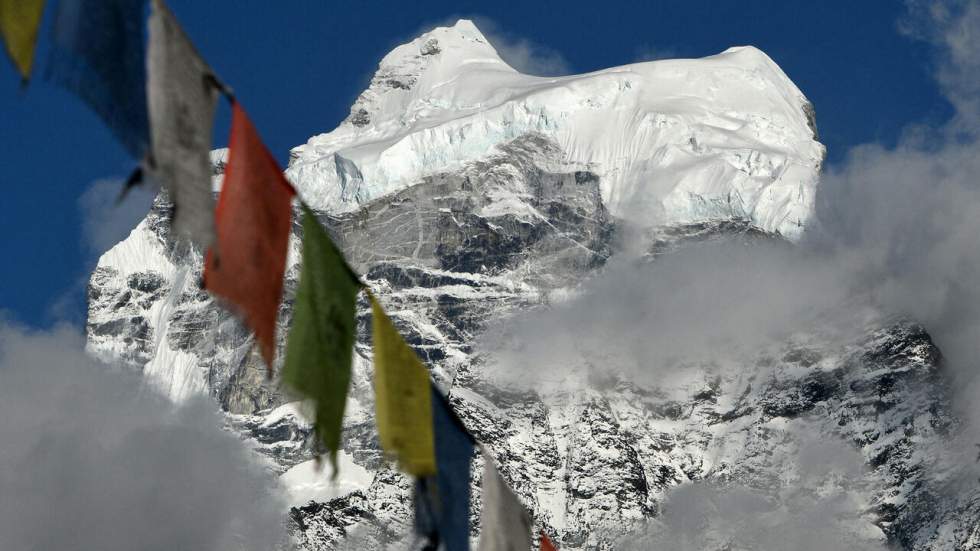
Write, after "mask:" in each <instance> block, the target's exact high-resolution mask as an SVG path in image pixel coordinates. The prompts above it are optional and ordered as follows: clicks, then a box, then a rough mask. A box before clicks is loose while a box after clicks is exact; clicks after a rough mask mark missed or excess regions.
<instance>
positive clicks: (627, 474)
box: [87, 21, 980, 551]
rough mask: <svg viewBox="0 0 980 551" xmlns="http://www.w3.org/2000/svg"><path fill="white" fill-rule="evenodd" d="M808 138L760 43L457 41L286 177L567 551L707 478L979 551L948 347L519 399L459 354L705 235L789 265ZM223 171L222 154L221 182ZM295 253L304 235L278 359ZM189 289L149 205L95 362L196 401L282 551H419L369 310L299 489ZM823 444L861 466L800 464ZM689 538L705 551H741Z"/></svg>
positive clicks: (805, 360) (358, 112)
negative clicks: (647, 46) (608, 61)
mask: <svg viewBox="0 0 980 551" xmlns="http://www.w3.org/2000/svg"><path fill="white" fill-rule="evenodd" d="M815 128H816V127H815V123H814V113H813V109H812V107H811V106H810V104H809V103H808V102H807V100H806V99H805V98H804V96H803V95H802V93H801V92H800V91H799V90H798V89H797V88H796V87H795V86H794V85H793V84H792V82H791V81H790V80H789V79H788V78H787V77H786V76H785V75H784V74H783V73H782V71H781V70H780V69H779V68H778V67H777V66H776V65H775V63H773V62H772V60H770V59H769V58H768V57H767V56H766V55H765V54H763V53H762V52H760V51H758V50H756V49H754V48H751V47H745V48H732V49H729V50H727V51H725V52H723V53H721V54H719V55H716V56H712V57H709V58H705V59H698V60H664V61H656V62H649V63H640V64H634V65H627V66H623V67H616V68H612V69H607V70H603V71H597V72H595V73H589V74H585V75H575V76H567V77H557V78H542V77H533V76H528V75H523V74H520V73H518V72H517V71H515V70H513V69H512V68H510V67H509V66H507V65H506V64H505V63H504V62H503V61H502V60H501V59H500V58H499V56H498V55H497V53H496V51H495V50H494V49H493V47H492V46H491V45H490V44H489V42H488V41H487V40H486V39H485V38H484V37H483V36H482V35H481V34H480V32H479V31H478V30H477V29H476V27H475V26H473V24H472V23H470V22H468V21H460V22H458V23H457V24H456V25H455V26H453V27H448V28H438V29H435V30H433V31H432V32H429V33H426V34H424V35H422V36H421V37H419V38H417V39H416V40H414V41H412V42H410V43H407V44H404V45H402V46H399V47H398V48H396V49H395V50H393V51H392V52H391V53H390V54H389V55H387V56H386V57H385V58H384V59H383V60H382V61H381V64H380V67H379V69H378V72H377V73H376V74H375V76H374V78H373V79H372V81H371V84H370V86H369V87H368V89H367V90H365V91H364V92H363V93H362V94H361V95H360V97H359V98H358V99H357V101H356V102H355V104H354V105H353V106H352V108H351V114H350V116H349V117H348V118H347V119H346V120H345V121H344V122H343V123H341V125H340V126H339V127H338V128H337V129H335V130H334V131H332V132H330V133H328V134H323V135H319V136H315V137H313V138H311V139H310V140H309V141H308V142H307V143H306V144H304V145H301V146H298V147H296V148H295V149H294V150H293V151H292V155H291V160H290V164H289V167H288V168H287V170H286V173H287V176H288V177H289V178H290V180H291V181H292V182H293V183H294V184H295V185H296V187H297V188H298V190H299V192H300V194H301V196H302V197H303V199H304V200H305V201H307V202H308V204H310V205H311V206H312V207H313V208H314V209H315V210H316V211H317V213H318V215H319V217H320V221H321V223H323V224H324V226H325V227H327V228H328V229H329V231H330V233H331V235H332V236H333V237H334V239H335V240H336V242H337V243H338V245H339V246H340V247H341V248H342V249H343V250H344V252H345V254H346V256H347V258H348V259H349V261H350V263H351V265H352V266H353V267H354V269H355V270H356V271H357V272H358V273H360V274H362V275H363V278H364V280H365V282H366V283H368V284H369V285H370V287H371V288H372V290H373V292H374V293H375V294H376V295H377V296H378V297H379V299H380V300H381V302H382V303H383V304H384V305H385V307H386V309H387V311H388V312H389V314H390V316H391V318H392V320H393V321H394V322H395V324H396V325H397V326H398V328H399V329H400V330H401V332H402V334H403V335H404V336H405V337H406V340H407V341H408V342H409V344H411V345H412V346H413V347H414V348H415V350H416V351H417V352H418V354H419V356H420V357H421V358H422V359H423V360H424V361H425V362H426V364H427V365H428V366H429V367H430V369H431V373H432V377H433V379H434V380H435V382H436V384H437V386H438V387H439V388H440V389H441V390H442V391H443V392H444V393H445V394H446V395H447V396H448V397H449V400H450V403H451V404H452V406H453V407H454V409H455V410H456V412H457V413H458V414H459V416H460V418H461V420H462V421H463V422H464V423H465V424H466V426H467V427H468V428H469V430H470V431H471V432H472V433H473V435H474V436H475V437H476V438H477V440H478V441H480V442H481V443H482V444H484V445H485V446H486V447H487V448H488V450H489V451H490V452H491V454H492V455H493V456H494V457H495V458H496V460H497V461H498V464H499V466H500V470H501V474H502V475H503V476H504V478H505V479H506V480H507V481H508V482H509V483H510V484H511V486H512V488H513V489H514V490H515V491H516V492H517V494H518V495H519V496H520V498H521V499H522V500H523V502H524V503H525V504H526V505H527V507H528V508H529V510H531V512H532V514H533V517H534V519H535V523H536V526H537V527H540V528H542V529H544V530H545V531H546V532H548V533H549V534H550V535H552V536H553V538H552V539H553V540H554V541H555V542H556V543H557V544H558V546H559V548H562V549H580V548H581V549H608V548H618V547H624V546H626V544H625V543H624V541H627V540H623V539H621V538H622V537H623V536H624V534H631V535H630V536H628V537H629V538H633V539H632V540H629V541H645V540H643V538H653V539H650V540H649V541H651V542H658V541H661V540H658V539H657V538H660V537H662V534H658V533H657V532H656V530H657V527H658V526H661V525H664V526H667V527H670V524H669V523H667V524H663V523H661V521H660V520H658V519H668V520H669V516H670V514H669V513H670V501H669V495H672V494H671V490H673V489H675V488H678V487H682V488H684V487H694V486H699V485H700V486H699V487H701V486H707V485H711V486H712V487H729V488H730V487H740V488H746V489H748V491H752V492H756V493H757V494H759V495H763V496H764V497H763V498H762V499H761V501H759V502H758V503H762V505H758V503H757V506H758V507H761V509H758V511H757V512H758V513H759V515H763V516H764V515H773V514H775V513H776V512H778V511H790V512H791V513H793V514H797V515H798V516H800V517H805V516H807V515H808V514H809V513H808V511H809V509H807V507H806V506H800V503H804V504H806V503H811V502H814V501H819V500H818V497H820V496H823V497H827V496H830V498H832V499H833V500H835V501H834V503H837V504H840V503H845V504H847V507H846V508H844V509H835V510H834V511H833V512H834V515H833V516H834V517H835V518H837V519H838V520H840V522H841V524H840V526H841V527H842V528H841V529H840V530H838V531H836V532H835V534H837V537H838V538H839V541H837V542H833V541H831V542H827V543H825V545H827V547H826V548H828V549H845V548H863V547H861V546H865V547H867V548H876V547H875V546H878V547H877V548H883V547H881V546H882V545H883V544H885V543H887V544H889V545H893V546H897V547H899V548H903V549H916V550H920V549H921V550H924V549H936V550H954V549H980V528H978V524H977V522H976V519H980V496H978V494H977V493H976V492H975V491H972V490H971V491H966V490H963V491H959V490H958V491H955V492H951V491H950V487H951V478H950V477H951V475H950V472H951V471H950V469H949V468H948V466H944V464H943V462H942V461H941V460H940V458H937V456H936V451H935V450H939V449H942V448H943V446H944V443H946V442H948V441H949V440H950V439H952V438H955V434H956V429H957V426H958V424H959V422H958V421H957V419H956V417H955V416H954V415H953V414H952V413H951V412H950V411H949V409H950V408H949V405H948V396H947V390H946V388H945V386H944V385H945V383H944V378H943V372H942V362H941V354H940V352H939V350H938V348H937V347H936V346H935V345H934V344H933V342H932V340H931V338H930V336H929V335H928V333H927V332H926V331H925V330H924V329H923V328H922V327H920V326H918V325H916V324H915V323H914V322H912V321H909V320H906V319H900V318H893V317H889V316H886V315H879V314H874V315H867V316H863V317H862V318H861V323H860V324H856V326H855V328H854V329H853V330H852V331H851V332H850V334H849V335H848V336H847V338H844V339H841V338H839V337H838V336H835V337H834V338H830V337H828V336H827V335H825V334H824V332H823V331H822V330H821V328H820V327H819V325H818V326H815V327H814V329H813V331H811V332H809V333H807V334H800V335H794V336H793V337H792V338H788V339H786V340H785V342H778V343H773V344H771V345H767V346H766V347H763V348H761V349H759V350H757V351H755V353H754V354H752V355H751V356H750V357H745V358H742V357H739V358H733V359H732V361H731V362H727V363H726V364H723V365H719V364H710V363H709V364H697V363H695V364H692V365H689V366H687V367H685V369H683V370H680V371H679V372H678V373H677V375H676V376H674V377H671V378H670V379H669V380H660V381H644V380H633V379H631V378H630V377H627V376H622V375H617V374H616V373H615V371H612V372H606V373H600V374H596V373H595V372H591V371H589V369H587V368H583V369H571V370H570V371H569V372H568V373H566V374H563V376H562V377H561V380H557V381H551V383H550V384H547V385H542V386H531V385H521V384H514V382H513V381H510V382H507V381H502V380H501V378H500V377H499V375H500V373H499V369H498V367H499V364H500V361H501V360H500V358H499V357H498V356H497V355H496V354H495V351H494V350H492V349H486V348H485V347H482V348H481V347H479V346H477V343H478V342H479V341H480V339H481V338H483V336H485V335H486V333H487V331H489V330H490V329H491V328H497V329H499V327H500V326H501V325H503V326H504V327H506V325H507V320H509V319H512V318H513V317H514V316H516V315H518V314H521V313H526V312H534V311H539V310H541V311H545V310H548V309H549V308H550V307H551V306H552V305H554V304H560V303H562V302H563V301H567V300H571V299H570V298H569V297H573V296H574V295H575V293H577V292H578V290H579V289H580V288H581V286H582V285H583V284H584V283H585V282H587V281H590V280H594V279H596V278H601V277H603V274H604V272H605V270H607V269H608V265H609V262H610V261H611V259H615V258H616V255H623V254H625V253H623V252H622V251H624V250H630V251H639V253H638V254H635V255H634V257H632V258H631V260H629V262H633V263H635V264H636V266H637V268H636V269H638V270H642V269H643V266H644V265H647V264H656V263H658V262H660V261H661V259H663V258H664V257H666V256H669V255H671V254H674V253H675V252H676V251H678V250H683V249H685V248H689V247H697V246H703V245H704V243H706V242H712V243H715V244H718V243H721V244H722V245H721V246H722V247H746V246H752V244H753V243H756V242H760V241H776V242H782V243H786V246H792V245H791V244H792V243H793V242H795V241H797V240H798V239H799V238H800V237H801V236H802V234H803V232H804V231H805V230H806V228H807V227H808V226H812V225H813V224H815V221H814V219H813V216H812V214H813V198H814V194H815V189H816V185H817V182H818V173H819V168H820V163H821V161H822V159H823V146H822V145H821V144H820V143H819V142H817V136H816V129H815ZM223 158H224V152H223V151H217V152H215V153H214V154H213V155H212V160H213V164H214V167H215V184H216V186H218V185H220V175H221V172H222V170H223ZM301 238H302V236H301V235H300V228H299V225H298V224H295V225H294V231H293V238H292V239H291V242H290V247H291V250H290V255H289V259H288V269H287V275H286V289H285V295H284V300H283V305H282V308H281V312H280V320H279V337H280V339H279V340H280V347H281V346H282V345H283V343H284V339H285V335H286V332H287V329H288V327H289V323H290V318H291V311H292V299H293V296H294V293H295V288H296V285H297V278H298V275H299V265H298V262H299V243H300V240H301ZM201 269H202V256H201V252H200V251H197V250H195V249H193V248H192V247H190V246H188V245H187V244H185V243H182V242H178V241H176V240H174V239H173V238H172V237H171V235H170V229H169V206H168V203H167V199H166V197H164V196H161V197H160V198H158V200H157V202H156V203H155V205H154V207H153V209H152V211H151V212H150V213H149V214H148V216H147V217H146V218H145V219H144V220H143V221H142V222H141V223H140V224H139V225H138V226H137V227H136V228H135V229H134V230H133V232H132V233H131V234H130V236H129V237H128V238H127V239H125V240H124V241H122V242H121V243H119V244H118V245H116V246H115V247H113V248H112V249H111V250H110V251H108V252H106V253H105V254H104V255H103V256H102V258H101V259H100V261H99V264H98V267H97V268H96V270H95V272H94V273H93V274H92V278H91V282H90V285H89V290H88V293H89V320H88V327H87V329H88V339H89V347H90V349H91V350H92V351H93V352H94V353H96V354H98V355H101V356H103V357H107V358H112V359H115V360H119V361H123V362H126V363H128V364H130V365H132V366H133V367H134V368H136V369H140V370H142V371H143V372H144V373H145V374H146V376H147V377H148V378H149V379H150V380H151V381H152V382H153V384H156V385H158V386H159V387H160V388H161V389H162V390H163V391H164V392H166V393H167V394H168V395H169V396H171V397H172V398H173V399H174V400H178V401H179V400H182V399H185V398H187V397H188V396H192V395H196V394H202V393H203V394H208V395H210V396H212V397H213V398H214V399H215V400H216V401H217V402H218V403H219V404H220V406H221V408H222V409H223V410H224V411H226V412H227V417H228V423H229V427H230V430H235V431H238V432H239V433H240V434H241V435H242V436H243V438H246V439H248V441H249V442H251V443H252V445H253V447H254V448H255V450H256V453H257V454H258V455H259V456H260V457H262V458H264V460H266V461H267V462H268V465H269V468H270V469H272V470H274V471H275V472H276V473H278V474H279V475H280V477H281V480H282V481H283V484H284V485H285V486H286V488H287V489H288V491H289V495H290V496H291V501H292V505H293V507H292V508H291V509H290V510H289V511H288V512H284V517H285V518H287V519H288V522H289V524H290V527H291V531H292V533H293V536H294V538H295V541H296V543H297V545H298V546H299V547H301V548H303V549H308V550H311V551H312V550H326V549H338V548H347V547H349V548H358V547H359V546H361V547H363V546H364V545H368V544H371V545H382V546H383V545H387V544H391V545H400V546H404V545H405V544H407V543H411V536H410V531H411V530H410V528H411V522H412V510H411V502H410V488H411V484H410V481H409V480H408V479H407V478H406V477H404V476H402V475H401V474H399V473H398V472H397V471H396V470H395V469H394V468H393V466H392V465H391V464H390V463H388V462H387V461H386V460H385V458H384V457H383V456H382V454H381V452H380V449H379V446H378V442H377V436H376V433H375V430H374V421H373V395H372V390H371V362H370V358H371V345H370V313H369V308H368V305H367V304H366V303H362V304H360V305H359V314H358V315H359V320H358V342H357V345H356V354H355V358H354V374H353V381H352V388H351V394H350V397H349V402H348V407H347V410H348V413H347V417H346V419H345V427H344V436H343V451H342V453H341V454H340V457H339V460H340V477H339V479H338V481H337V482H335V483H334V482H331V481H330V479H329V473H318V472H317V470H316V468H315V462H314V461H313V435H312V428H311V426H310V424H309V422H308V421H307V420H306V418H305V417H304V411H305V410H304V406H303V404H301V403H299V402H295V401H292V399H291V397H289V396H286V395H284V394H283V392H282V391H281V389H279V388H278V387H277V386H276V384H275V382H269V381H266V379H265V374H264V367H263V366H262V364H261V360H260V358H259V356H258V354H257V351H256V350H254V347H253V339H252V337H251V335H250V334H249V332H248V331H247V330H245V329H244V328H243V326H242V325H241V323H240V322H239V321H238V320H237V319H235V318H234V317H233V316H231V315H230V314H229V313H227V312H226V311H225V310H223V309H221V308H220V307H219V306H218V305H217V304H215V302H214V301H213V300H212V298H211V297H210V296H209V295H208V294H207V293H206V292H205V291H202V290H201V289H200V287H199V281H200V276H201ZM508 338H510V339H511V340H512V341H513V340H515V339H516V340H517V341H520V339H521V338H525V337H522V335H509V337H508ZM526 338H532V337H531V336H526ZM281 351H282V349H281V348H280V352H281ZM280 356H281V354H280ZM521 367H522V368H524V369H526V370H529V371H533V370H534V368H535V366H533V365H527V366H521ZM573 367H574V366H573ZM801 435H811V436H812V437H813V438H810V439H807V438H805V437H801ZM822 442H834V443H836V445H838V446H840V449H841V450H846V451H849V453H853V454H854V457H856V458H857V460H856V461H857V463H859V465H858V468H856V469H837V470H829V471H826V470H825V471H820V469H814V468H813V460H812V458H813V457H816V456H819V453H815V452H814V449H815V448H814V446H816V449H822V448H821V447H820V446H821V443H822ZM834 449H836V448H834ZM841 453H844V452H841ZM830 459H831V461H829V462H830V463H833V460H834V458H833V457H832V458H830ZM479 461H480V459H479V458H475V459H474V470H473V472H474V475H473V480H472V484H473V492H474V509H475V510H474V516H473V519H472V524H471V533H472V536H473V538H474V541H475V540H476V538H477V536H478V527H479V522H478V517H479V503H480V501H479V475H478V474H477V473H479V472H480V465H479ZM665 500H668V501H667V502H666V505H665ZM665 514H666V515H667V516H666V517H664V515H665ZM664 522H667V521H666V520H665V521H664ZM658 523H659V524H658ZM698 533H699V534H700V535H699V537H701V538H703V539H702V540H701V542H700V547H699V548H701V549H717V550H722V549H729V550H731V549H751V548H757V547H754V544H753V541H752V537H751V536H744V534H743V535H739V534H736V536H732V535H731V534H730V533H726V532H724V531H712V530H711V529H705V530H698ZM743 536H744V537H743ZM651 545H653V544H651ZM658 545H659V544H658ZM664 548H669V547H664Z"/></svg>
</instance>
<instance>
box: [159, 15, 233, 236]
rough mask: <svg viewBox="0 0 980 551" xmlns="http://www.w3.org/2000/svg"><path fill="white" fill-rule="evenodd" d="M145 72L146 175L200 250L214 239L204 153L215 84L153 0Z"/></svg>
mask: <svg viewBox="0 0 980 551" xmlns="http://www.w3.org/2000/svg"><path fill="white" fill-rule="evenodd" d="M147 72H148V81H149V85H148V86H147V100H148V104H149V111H150V137H151V146H152V149H151V151H152V156H151V161H150V166H149V169H150V173H151V174H152V175H153V176H155V177H156V178H157V180H158V181H159V182H160V183H161V184H162V185H163V186H164V187H165V188H166V189H167V192H168V193H169V195H170V200H171V201H173V205H174V219H173V229H174V231H175V232H177V233H178V234H181V235H185V236H188V237H190V238H191V239H192V240H193V241H194V242H195V243H197V244H198V245H200V246H201V248H202V250H205V251H206V250H207V248H208V247H210V245H211V243H212V241H213V240H214V196H213V194H212V191H211V161H210V159H209V158H208V152H209V151H210V150H211V132H212V129H213V126H214V109H215V104H216V103H217V99H218V87H217V80H216V79H215V77H214V75H213V73H212V72H211V68H210V67H208V65H207V63H205V62H204V60H203V59H201V57H200V56H199V55H198V54H197V51H196V50H195V49H194V45H193V44H191V43H190V41H189V40H188V39H187V36H186V35H185V34H184V31H183V30H182V29H181V28H180V25H179V24H178V23H177V20H176V19H175V18H174V16H173V14H171V13H170V10H169V9H167V6H166V5H165V4H164V3H163V1H162V0H153V11H152V14H151V15H150V40H149V47H148V51H147Z"/></svg>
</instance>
